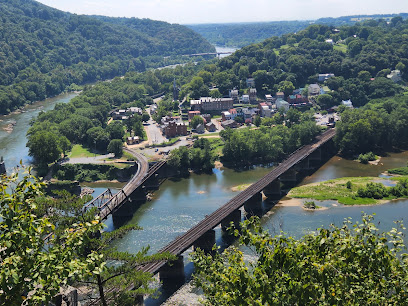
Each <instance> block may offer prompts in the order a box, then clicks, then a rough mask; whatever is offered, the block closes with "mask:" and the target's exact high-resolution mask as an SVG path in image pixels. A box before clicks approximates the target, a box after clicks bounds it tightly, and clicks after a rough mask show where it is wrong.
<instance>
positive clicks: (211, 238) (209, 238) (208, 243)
mask: <svg viewBox="0 0 408 306" xmlns="http://www.w3.org/2000/svg"><path fill="white" fill-rule="evenodd" d="M214 244H215V231H214V230H213V229H212V230H209V231H207V232H205V233H204V235H202V236H201V237H200V238H198V239H197V240H196V241H195V242H194V245H193V248H194V251H195V250H197V249H201V250H203V251H204V253H212V248H213V246H214Z"/></svg>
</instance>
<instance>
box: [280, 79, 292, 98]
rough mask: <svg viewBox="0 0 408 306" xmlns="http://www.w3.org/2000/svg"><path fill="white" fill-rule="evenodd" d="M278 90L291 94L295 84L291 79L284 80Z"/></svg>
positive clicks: (287, 94) (286, 94)
mask: <svg viewBox="0 0 408 306" xmlns="http://www.w3.org/2000/svg"><path fill="white" fill-rule="evenodd" d="M278 90H279V91H282V92H283V93H285V96H286V97H287V96H289V95H291V94H292V92H293V91H294V90H295V86H294V85H293V83H292V82H291V81H282V82H280V83H279V86H278Z"/></svg>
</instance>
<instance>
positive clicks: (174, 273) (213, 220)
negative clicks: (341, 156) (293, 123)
mask: <svg viewBox="0 0 408 306" xmlns="http://www.w3.org/2000/svg"><path fill="white" fill-rule="evenodd" d="M335 133H336V132H335V130H334V129H330V130H328V131H326V132H324V133H323V134H321V135H320V136H318V137H317V138H316V141H315V142H314V143H312V144H309V145H305V146H303V147H301V148H299V149H298V150H296V151H295V152H293V153H292V154H291V155H289V157H288V158H287V159H286V160H285V161H283V162H282V163H281V164H279V165H278V166H277V167H275V168H274V169H273V170H272V171H271V172H269V173H268V174H267V175H265V176H264V177H263V178H261V179H260V180H259V181H257V182H256V183H254V184H252V185H251V186H250V187H249V188H247V189H246V190H244V191H242V192H241V193H239V194H238V195H237V196H235V197H234V198H232V199H231V200H230V201H229V202H227V203H226V204H225V205H223V206H222V207H220V208H219V209H217V210H216V211H215V212H213V213H212V214H211V215H208V216H206V217H205V219H204V220H202V221H201V222H199V223H198V224H197V225H195V226H193V227H192V228H191V229H190V230H188V231H187V232H186V233H184V234H183V235H181V236H179V237H177V238H176V239H174V240H173V241H172V242H170V243H169V244H168V245H167V246H165V247H164V248H162V249H161V250H160V251H159V253H162V252H169V253H171V254H173V255H176V256H178V258H179V259H178V260H176V261H175V262H172V264H171V265H169V264H167V262H166V261H160V262H154V263H150V264H147V265H145V266H143V267H142V268H141V270H142V271H144V272H150V273H154V274H155V273H157V272H159V273H160V278H161V279H167V278H172V277H178V276H181V275H182V274H183V275H184V264H183V259H182V256H180V255H181V254H182V253H183V252H184V251H186V250H187V249H188V248H190V247H191V246H194V248H197V247H198V248H201V249H203V250H204V251H207V252H209V251H211V248H212V246H213V245H214V243H215V232H214V230H213V229H214V228H215V227H217V226H218V225H219V224H221V226H222V228H223V229H226V228H227V227H228V226H229V224H230V222H231V221H232V222H234V224H237V225H238V224H239V222H240V221H241V211H240V208H241V207H242V206H245V210H246V211H251V210H259V209H260V208H261V204H262V193H261V192H264V194H265V195H267V196H268V197H273V196H277V197H280V196H281V190H280V183H281V182H284V181H288V182H291V181H292V182H296V171H298V170H300V169H310V162H312V161H320V160H321V154H322V152H321V147H322V146H324V145H325V144H326V143H327V142H329V141H330V140H331V139H332V138H333V137H334V135H335Z"/></svg>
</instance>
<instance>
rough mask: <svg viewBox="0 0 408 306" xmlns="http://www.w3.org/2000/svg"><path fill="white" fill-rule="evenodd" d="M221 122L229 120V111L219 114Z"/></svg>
mask: <svg viewBox="0 0 408 306" xmlns="http://www.w3.org/2000/svg"><path fill="white" fill-rule="evenodd" d="M221 118H222V121H226V120H231V113H230V112H229V111H224V112H222V113H221Z"/></svg>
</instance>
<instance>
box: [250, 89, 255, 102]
mask: <svg viewBox="0 0 408 306" xmlns="http://www.w3.org/2000/svg"><path fill="white" fill-rule="evenodd" d="M249 102H250V103H256V88H250V89H249Z"/></svg>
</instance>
